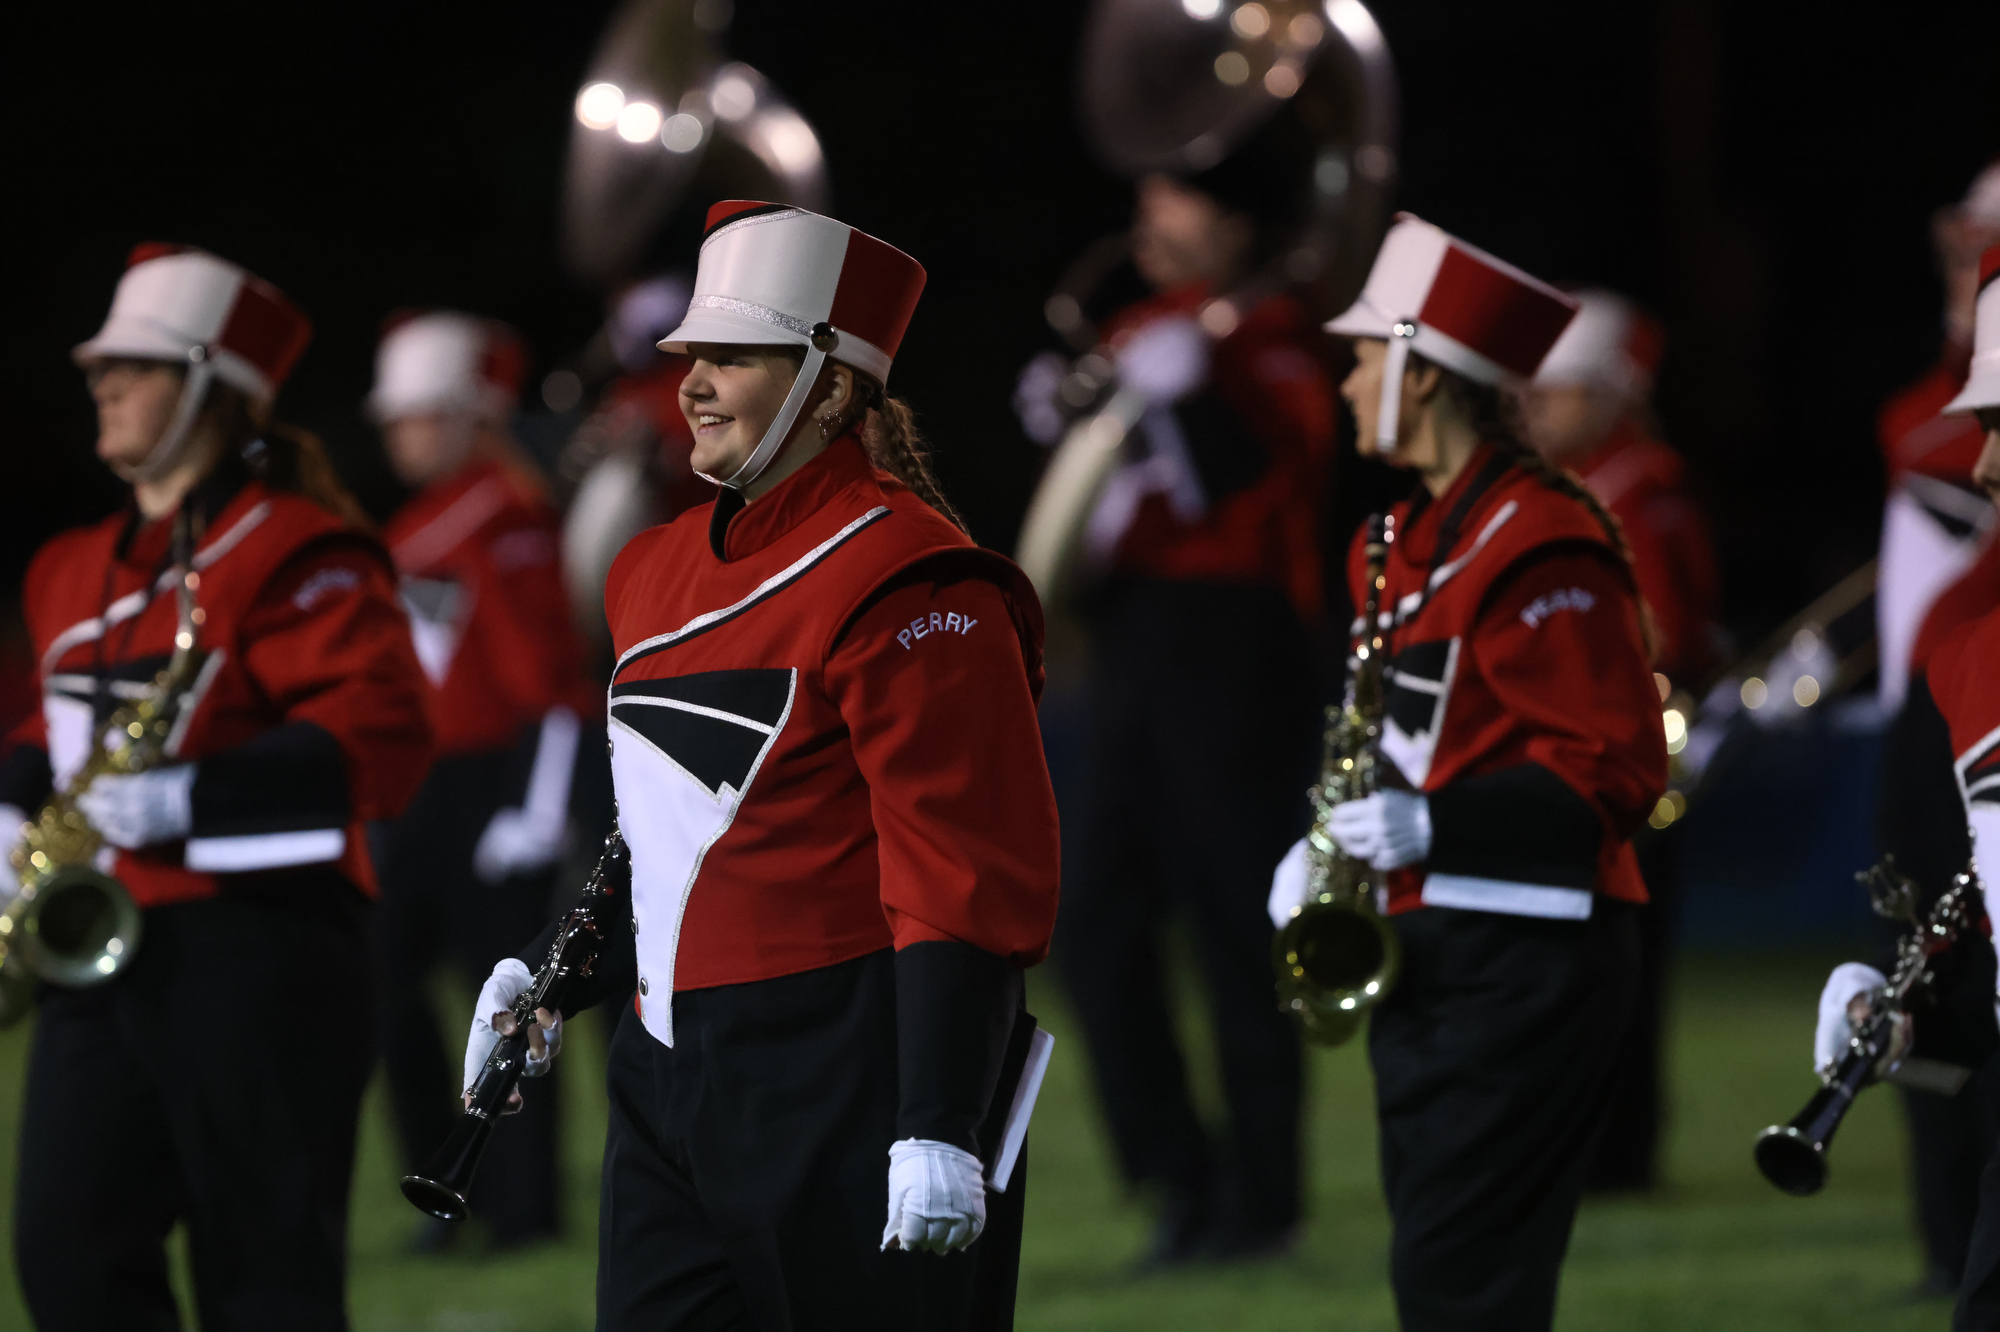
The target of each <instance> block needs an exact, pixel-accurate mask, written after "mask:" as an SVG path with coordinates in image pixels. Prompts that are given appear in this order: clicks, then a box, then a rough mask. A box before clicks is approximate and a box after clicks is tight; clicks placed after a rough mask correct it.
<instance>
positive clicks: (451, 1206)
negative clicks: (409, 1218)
mask: <svg viewBox="0 0 2000 1332" xmlns="http://www.w3.org/2000/svg"><path fill="white" fill-rule="evenodd" d="M492 1132H493V1121H492V1120H491V1119H489V1118H484V1117H481V1116H479V1115H474V1114H465V1115H461V1116H460V1117H459V1121H458V1126H457V1127H456V1128H454V1129H452V1131H451V1136H450V1137H448V1138H446V1139H445V1140H444V1145H443V1146H442V1147H440V1148H438V1149H437V1154H436V1155H434V1156H432V1157H431V1161H430V1165H429V1167H428V1168H427V1169H426V1170H425V1172H424V1173H423V1174H421V1175H405V1176H403V1196H404V1197H405V1198H408V1199H409V1200H410V1202H411V1203H413V1204H414V1205H415V1206H416V1208H417V1210H418V1211H420V1212H428V1213H429V1214H430V1215H432V1216H434V1217H436V1218H437V1219H438V1220H440V1221H463V1220H465V1217H466V1213H467V1208H466V1202H465V1195H466V1191H467V1190H468V1189H470V1188H471V1187H472V1175H473V1172H474V1171H475V1170H477V1169H478V1168H479V1158H480V1157H481V1156H482V1155H483V1154H484V1153H485V1151H486V1139H487V1137H488V1136H489V1135H490V1134H491V1133H492Z"/></svg>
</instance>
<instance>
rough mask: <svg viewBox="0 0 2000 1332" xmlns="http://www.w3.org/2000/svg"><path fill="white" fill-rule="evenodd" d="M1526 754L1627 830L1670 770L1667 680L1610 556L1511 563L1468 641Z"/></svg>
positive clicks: (1614, 827) (1612, 826)
mask: <svg viewBox="0 0 2000 1332" xmlns="http://www.w3.org/2000/svg"><path fill="white" fill-rule="evenodd" d="M1469 646H1470V648H1471V650H1472V653H1473V656H1474V659H1475V660H1476V662H1477V663H1478V668H1479V670H1480V672H1481V674H1482V675H1483V677H1484V678H1485V679H1486V681H1487V682H1488V683H1489V685H1490V687H1491V688H1492V690H1493V693H1494V695H1495V697H1496V698H1497V699H1498V700H1499V702H1500V704H1501V705H1502V707H1503V708H1504V709H1505V711H1506V712H1507V714H1508V715H1509V716H1511V717H1512V718H1515V719H1517V720H1518V721H1519V722H1520V723H1521V724H1522V725H1523V726H1524V727H1525V728H1526V729H1527V730H1528V731H1529V732H1530V733H1531V738H1530V739H1529V741H1528V743H1527V747H1526V748H1527V752H1526V755H1525V757H1526V758H1527V760H1528V761H1529V762H1532V763H1536V764H1539V765H1540V766H1542V767H1544V768H1546V769H1548V770H1549V771H1550V772H1552V773H1554V774H1555V775H1556V776H1558V777H1560V778H1561V779H1562V780H1563V782H1564V783H1565V784H1566V785H1568V786H1569V787H1570V788H1571V789H1572V790H1574V791H1575V792H1576V793H1577V794H1578V795H1579V796H1582V797H1583V799H1584V800H1585V801H1586V802H1587V803H1588V804H1589V805H1590V806H1591V808H1592V809H1594V810H1595V811H1596V812H1597V814H1598V816H1599V817H1600V818H1601V819H1602V820H1603V821H1604V825H1605V827H1606V829H1607V830H1609V831H1610V832H1611V833H1612V834H1613V835H1614V836H1615V837H1618V838H1624V837H1629V836H1630V835H1631V834H1632V832H1633V831H1634V830H1635V829H1636V828H1637V827H1638V826H1639V824H1640V822H1641V821H1643V820H1644V819H1645V817H1646V816H1647V815H1648V814H1650V813H1651V812H1652V810H1653V807H1654V805H1655V804H1656V803H1657V802H1658V800H1659V798H1660V796H1661V794H1662V793H1663V792H1664V791H1665V790H1666V782H1667V742H1666V734H1665V731H1664V730H1663V729H1662V727H1661V723H1660V698H1659V692H1658V690H1657V688H1656V687H1655V685H1654V684H1653V677H1652V669H1651V667H1650V665H1649V664H1648V662H1647V660H1646V652H1645V647H1644V643H1643V639H1642V636H1641V634H1640V630H1639V611H1638V604H1637V602H1636V601H1635V600H1634V598H1633V596H1632V592H1631V588H1630V586H1629V585H1628V583H1627V582H1626V580H1625V576H1624V573H1623V572H1622V571H1621V570H1619V569H1617V568H1615V567H1614V566H1613V565H1612V564H1611V563H1610V561H1609V559H1608V558H1607V557H1605V556H1600V555H1595V554H1588V553H1577V554H1565V555H1551V556H1548V557H1545V558H1543V559H1541V560H1538V561H1536V562H1535V563H1533V564H1530V565H1529V566H1527V567H1526V568H1524V569H1522V570H1520V571H1519V572H1518V573H1516V574H1515V575H1513V576H1512V577H1511V578H1510V579H1508V580H1507V581H1506V583H1505V584H1504V585H1503V586H1502V587H1501V588H1500V590H1499V591H1498V593H1497V594H1496V595H1495V596H1494V598H1493V600H1492V601H1491V603H1490V604H1489V605H1488V606H1487V608H1486V611H1485V613H1484V614H1483V615H1482V616H1481V617H1480V620H1479V624H1478V627H1477V629H1476V630H1475V632H1474V635H1473V638H1472V642H1471V643H1470V645H1469Z"/></svg>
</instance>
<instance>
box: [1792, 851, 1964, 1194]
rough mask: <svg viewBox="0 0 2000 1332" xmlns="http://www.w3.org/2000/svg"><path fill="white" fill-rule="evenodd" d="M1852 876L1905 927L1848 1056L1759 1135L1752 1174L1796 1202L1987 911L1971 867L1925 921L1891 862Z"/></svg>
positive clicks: (1913, 891)
mask: <svg viewBox="0 0 2000 1332" xmlns="http://www.w3.org/2000/svg"><path fill="white" fill-rule="evenodd" d="M1854 877H1855V878H1856V879H1857V880H1859V881H1860V882H1861V884H1862V886H1863V887H1865V888H1867V890H1868V896H1869V901H1870V903H1871V905H1872V906H1873V907H1874V909H1875V914H1877V915H1878V916H1882V917H1883V918H1885V919H1888V920H1896V921H1901V922H1903V924H1904V926H1905V930H1904V933H1903V934H1902V936H1901V937H1900V938H1899V939H1898V940H1897V942H1896V967H1895V971H1894V974H1892V975H1891V976H1890V977H1889V983H1888V984H1887V985H1886V986H1884V987H1883V988H1881V989H1879V990H1877V991H1876V992H1875V993H1874V994H1873V995H1871V996H1870V997H1869V1001H1868V1016H1867V1017H1866V1018H1865V1019H1863V1020H1862V1022H1861V1023H1860V1025H1859V1027H1858V1029H1857V1030H1856V1031H1855V1032H1854V1034H1853V1035H1852V1036H1851V1037H1850V1038H1849V1039H1848V1043H1847V1052H1846V1053H1845V1054H1843V1055H1842V1056H1841V1057H1840V1060H1839V1062H1838V1063H1836V1064H1835V1065H1834V1066H1833V1067H1832V1068H1831V1069H1830V1070H1827V1071H1825V1072H1824V1073H1823V1077H1824V1085H1822V1086H1821V1087H1820V1089H1819V1090H1818V1091H1816V1092H1814V1093H1813V1096H1812V1099H1811V1100H1809V1101H1807V1102H1806V1105H1805V1109H1803V1110H1801V1111H1799V1113H1798V1114H1796V1115H1794V1116H1793V1117H1792V1119H1791V1122H1790V1123H1787V1124H1778V1125H1773V1126H1772V1127H1770V1128H1767V1129H1765V1130H1764V1131H1763V1132H1762V1133H1759V1134H1758V1135H1757V1146H1756V1148H1755V1152H1754V1155H1755V1159H1756V1162H1757V1169H1758V1170H1760V1171H1762V1172H1763V1175H1764V1178H1766V1179H1768V1180H1770V1181H1771V1182H1772V1183H1773V1184H1775V1185H1777V1186H1778V1187H1779V1188H1781V1189H1783V1190H1784V1191H1785V1192H1786V1193H1790V1194H1794V1195H1796V1196H1798V1197H1806V1196H1808V1195H1810V1194H1814V1193H1818V1192H1819V1191H1820V1189H1821V1188H1823V1187H1825V1185H1826V1175H1827V1161H1826V1151H1827V1146H1828V1144H1830V1143H1831V1142H1832V1141H1833V1135H1834V1133H1835V1131H1836V1130H1838V1129H1839V1128H1840V1125H1841V1121H1842V1120H1844V1119H1846V1118H1847V1112H1848V1111H1849V1110H1851V1109H1852V1108H1853V1107H1854V1098H1855V1097H1856V1096H1857V1095H1859V1094H1860V1092H1861V1089H1862V1088H1863V1087H1866V1086H1867V1085H1868V1084H1869V1083H1871V1082H1874V1081H1875V1080H1876V1077H1877V1070H1878V1069H1880V1068H1881V1067H1882V1065H1883V1062H1884V1056H1886V1055H1888V1054H1889V1053H1890V1048H1891V1045H1892V1043H1893V1042H1894V1041H1895V1039H1896V1023H1897V1019H1898V1018H1899V1017H1901V1016H1902V1015H1904V1014H1906V1013H1908V1012H1909V1011H1910V1008H1911V1006H1912V1005H1913V1004H1914V1003H1915V1002H1916V1001H1917V1000H1918V998H1920V997H1921V996H1923V995H1924V994H1925V993H1926V992H1927V991H1929V990H1930V989H1931V987H1932V985H1933V984H1934V983H1935V981H1936V976H1935V973H1934V972H1933V970H1932V964H1933V963H1934V961H1935V960H1936V959H1937V958H1938V957H1939V956H1940V955H1942V954H1943V953H1945V952H1947V951H1948V950H1949V949H1950V948H1951V947H1952V945H1954V944H1955V943H1957V942H1958V940H1959V938H1960V937H1961V936H1963V935H1965V934H1966V933H1967V932H1968V931H1970V930H1971V929H1972V928H1973V927H1974V925H1975V924H1976V922H1977V921H1978V919H1979V917H1980V915H1981V914H1982V913H1983V909H1984V907H1983V902H1984V899H1983V898H1982V897H1981V895H1980V889H1979V882H1978V879H1977V877H1976V876H1975V875H1974V874H1973V872H1972V870H1971V869H1970V868H1969V867H1968V868H1967V870H1966V872H1965V873H1963V874H1960V875H1959V876H1958V877H1957V878H1956V879H1954V880H1953V881H1952V886H1951V888H1950V889H1949V890H1948V891H1946V892H1945V893H1944V894H1943V895H1942V896H1941V897H1939V898H1938V900H1937V901H1936V902H1935V903H1934V904H1933V905H1932V907H1931V910H1930V913H1929V914H1928V915H1927V916H1925V915H1919V913H1918V911H1917V886H1916V884H1915V883H1913V882H1912V881H1911V880H1910V879H1908V878H1906V877H1905V876H1904V875H1902V874H1901V873H1900V872H1898V871H1897V869H1896V862H1895V860H1894V858H1892V857H1886V856H1885V857H1884V858H1883V860H1882V863H1881V864H1879V865H1877V866H1875V867H1874V868H1873V869H1871V870H1868V871H1867V872H1865V873H1862V874H1857V875H1855V876H1854ZM1900 1059H1901V1056H1900V1055H1899V1056H1898V1060H1900Z"/></svg>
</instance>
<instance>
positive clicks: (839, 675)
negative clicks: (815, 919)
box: [826, 578, 1059, 967]
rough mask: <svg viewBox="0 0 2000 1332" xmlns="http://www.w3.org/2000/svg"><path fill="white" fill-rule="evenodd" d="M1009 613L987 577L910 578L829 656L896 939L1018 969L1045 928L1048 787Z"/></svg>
mask: <svg viewBox="0 0 2000 1332" xmlns="http://www.w3.org/2000/svg"><path fill="white" fill-rule="evenodd" d="M1023 629H1024V626H1023V624H1022V623H1021V622H1020V620H1019V618H1018V616H1017V612H1016V609H1015V607H1014V606H1013V604H1012V602H1011V600H1010V599H1009V598H1008V596H1007V595H1006V593H1004V592H1003V591H1002V590H1001V589H1000V588H999V587H998V586H996V585H995V584H993V583H991V582H988V581H986V580H984V579H977V578H967V579H963V580H958V581H948V582H931V581H921V582H910V583H907V584H905V585H903V586H900V587H897V588H896V589H894V590H893V591H890V592H889V593H888V594H887V595H884V596H882V597H880V598H879V599H878V600H876V601H875V602H874V604H872V605H871V606H869V607H868V608H867V609H866V610H864V611H863V612H862V613H861V614H860V615H859V616H858V617H857V618H856V619H855V621H854V622H853V623H852V625H851V626H850V627H849V629H848V630H847V632H846V634H845V635H844V636H843V637H842V638H841V639H840V641H839V643H838V644H837V645H836V646H835V648H834V649H833V650H832V651H831V652H830V653H829V654H828V658H827V663H826V684H827V691H828V694H829V695H830V696H831V697H832V698H833V699H834V700H835V702H836V703H837V705H838V706H839V708H840V711H841V715H842V716H843V717H844V718H845V719H846V721H847V725H848V729H849V731H850V733H851V735H852V738H853V745H854V755H855V759H856V762H857V763H858V764H859V766H860V769H861V773H862V775H863V777H865V778H866V779H867V782H868V786H869V790H870V793H871V799H872V805H873V811H874V819H875V834H876V838H877V841H878V845H879V855H880V858H881V875H882V909H883V911H884V913H885V914H886V915H887V916H888V920H889V928H890V931H891V932H892V933H893V935H894V936H895V940H896V946H897V947H898V948H903V947H906V946H908V945H909V944H912V943H918V942H922V941H926V940H931V941H947V940H956V941H960V942H963V943H967V944H971V945H972V946H973V947H975V948H979V949H982V950H984V951H985V952H988V953H992V954H995V955H997V956H999V957H1001V958H1004V959H1006V960H1007V961H1009V962H1010V963H1012V964H1013V965H1015V966H1020V967H1026V966H1032V965H1034V964H1035V963H1037V962H1039V961H1041V960H1042V958H1043V957H1045V956H1047V954H1048V948H1049V936H1050V934H1051V932H1052V931H1053V929H1054V927H1055V914H1056V896H1057V883H1058V877H1059V872H1058V859H1059V857H1058V836H1057V830H1056V808H1055V795H1054V793H1053V792H1052V791H1051V789H1050V787H1049V773H1048V765H1047V763H1046V761H1045V760H1044V759H1043V756H1042V741H1041V733H1040V730H1039V728H1038V726H1037V722H1036V717H1035V704H1034V697H1033V692H1032V688H1031V684H1030V679H1029V672H1028V667H1027V661H1028V656H1027V655H1026V654H1024V651H1023Z"/></svg>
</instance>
